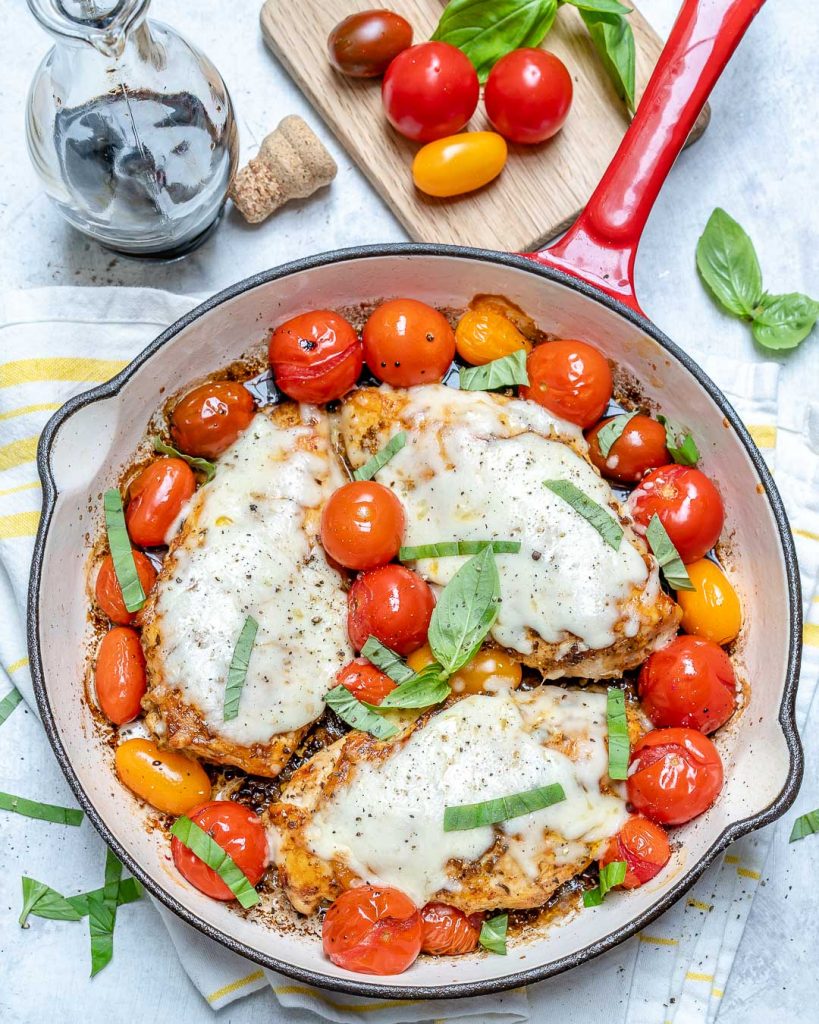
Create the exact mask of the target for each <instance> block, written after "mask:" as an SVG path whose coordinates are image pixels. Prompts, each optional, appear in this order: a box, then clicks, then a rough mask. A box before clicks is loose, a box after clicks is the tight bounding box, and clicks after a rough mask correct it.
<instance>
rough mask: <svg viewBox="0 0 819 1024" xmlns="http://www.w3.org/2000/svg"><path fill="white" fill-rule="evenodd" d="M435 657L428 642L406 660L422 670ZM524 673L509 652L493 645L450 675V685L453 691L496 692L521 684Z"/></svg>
mask: <svg viewBox="0 0 819 1024" xmlns="http://www.w3.org/2000/svg"><path fill="white" fill-rule="evenodd" d="M433 661H435V656H434V655H433V653H432V650H431V649H430V646H429V644H424V646H423V647H419V648H418V650H417V651H413V652H412V654H410V655H409V656H408V657H407V664H408V665H409V667H410V668H411V669H412V671H413V672H420V671H421V669H422V668H423V667H424V666H425V665H429V664H430V663H431V662H433ZM522 677H523V670H522V669H521V667H520V665H519V663H518V662H517V661H513V660H512V659H511V658H510V657H509V655H508V654H505V653H504V652H503V651H498V650H496V649H495V648H494V647H482V648H481V650H479V651H478V653H477V654H476V655H475V657H474V658H473V659H472V660H471V661H468V662H467V663H466V664H465V665H464V667H463V668H460V669H458V671H457V672H456V673H455V675H454V676H450V678H449V685H450V686H451V687H452V692H453V693H497V691H498V690H513V689H514V688H515V687H516V686H520V681H521V678H522Z"/></svg>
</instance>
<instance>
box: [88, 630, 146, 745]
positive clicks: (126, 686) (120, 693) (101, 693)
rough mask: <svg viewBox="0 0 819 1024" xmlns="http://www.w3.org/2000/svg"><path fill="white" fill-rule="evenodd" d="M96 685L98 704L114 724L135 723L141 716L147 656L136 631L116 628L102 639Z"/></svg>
mask: <svg viewBox="0 0 819 1024" xmlns="http://www.w3.org/2000/svg"><path fill="white" fill-rule="evenodd" d="M94 685H95V687H96V690H97V700H98V701H99V705H100V707H101V708H102V711H103V713H104V714H105V716H106V718H109V719H110V720H111V721H112V722H113V723H114V725H125V723H126V722H132V721H133V720H134V719H135V718H136V716H137V715H138V714H139V713H140V711H141V710H142V705H141V703H140V702H141V700H142V698H143V696H144V695H145V655H144V654H143V653H142V645H141V644H140V642H139V635H138V634H137V633H136V631H135V630H133V629H129V628H128V627H127V626H114V628H113V629H112V630H109V631H108V632H107V633H106V634H105V636H104V637H103V638H102V643H101V644H100V647H99V651H98V652H97V664H96V667H95V669H94Z"/></svg>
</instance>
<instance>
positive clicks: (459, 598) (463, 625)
mask: <svg viewBox="0 0 819 1024" xmlns="http://www.w3.org/2000/svg"><path fill="white" fill-rule="evenodd" d="M499 604H500V577H499V576H498V567H497V565H496V563H495V555H494V552H493V551H492V548H490V547H486V548H484V549H483V551H482V552H481V553H480V554H479V555H475V556H474V557H473V558H470V559H469V561H468V562H466V563H465V564H464V565H462V566H461V568H460V569H459V570H458V571H457V573H455V575H454V576H453V577H452V579H451V580H450V581H449V583H447V585H446V586H445V587H444V589H443V590H442V591H441V594H440V596H439V597H438V601H437V603H436V605H435V608H434V610H433V612H432V618H431V620H430V623H429V631H428V633H427V638H428V640H429V645H430V647H431V648H432V653H433V654H434V655H435V658H436V660H437V661H438V662H439V663H440V664H441V666H442V667H443V669H444V672H446V674H447V675H453V674H454V673H455V672H457V671H458V669H459V668H462V667H463V666H464V665H465V664H466V663H467V662H468V661H470V660H471V659H472V658H473V657H474V656H475V654H476V653H477V652H478V650H479V649H480V646H481V644H482V643H483V641H484V638H485V637H486V635H487V633H488V632H489V630H490V629H491V628H492V625H493V623H494V622H495V619H496V618H497V616H498V605H499Z"/></svg>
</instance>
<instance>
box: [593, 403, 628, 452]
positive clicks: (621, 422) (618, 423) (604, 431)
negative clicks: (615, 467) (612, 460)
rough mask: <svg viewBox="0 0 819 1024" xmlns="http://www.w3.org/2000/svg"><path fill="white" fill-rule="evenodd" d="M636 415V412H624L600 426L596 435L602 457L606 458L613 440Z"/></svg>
mask: <svg viewBox="0 0 819 1024" xmlns="http://www.w3.org/2000/svg"><path fill="white" fill-rule="evenodd" d="M636 415H637V413H636V412H624V413H621V414H620V415H619V416H615V417H614V419H612V420H609V422H608V423H607V424H606V425H605V426H604V427H601V428H600V432H599V433H598V435H597V447H598V448H599V449H600V454H601V455H602V456H603V458H604V459H607V458H608V455H609V452H610V451H611V449H612V447H613V445H614V442H615V441H616V440H617V439H618V438H619V437H620V436H621V435H622V433H623V431H624V430H625V429H626V427H627V426H628V424H629V422H630V421H631V420H633V419H634V417H635V416H636Z"/></svg>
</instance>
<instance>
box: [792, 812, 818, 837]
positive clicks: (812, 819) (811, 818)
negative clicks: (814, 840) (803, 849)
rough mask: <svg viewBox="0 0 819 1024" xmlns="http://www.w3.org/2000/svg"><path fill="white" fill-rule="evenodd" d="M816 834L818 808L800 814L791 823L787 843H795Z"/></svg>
mask: <svg viewBox="0 0 819 1024" xmlns="http://www.w3.org/2000/svg"><path fill="white" fill-rule="evenodd" d="M816 833H819V807H818V808H817V809H816V810H815V811H808V813H807V814H801V815H800V816H799V817H798V818H797V819H796V821H795V822H794V823H793V828H792V829H791V837H790V839H789V840H788V842H789V843H795V842H797V840H799V839H804V838H805V836H812V835H815V834H816Z"/></svg>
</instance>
